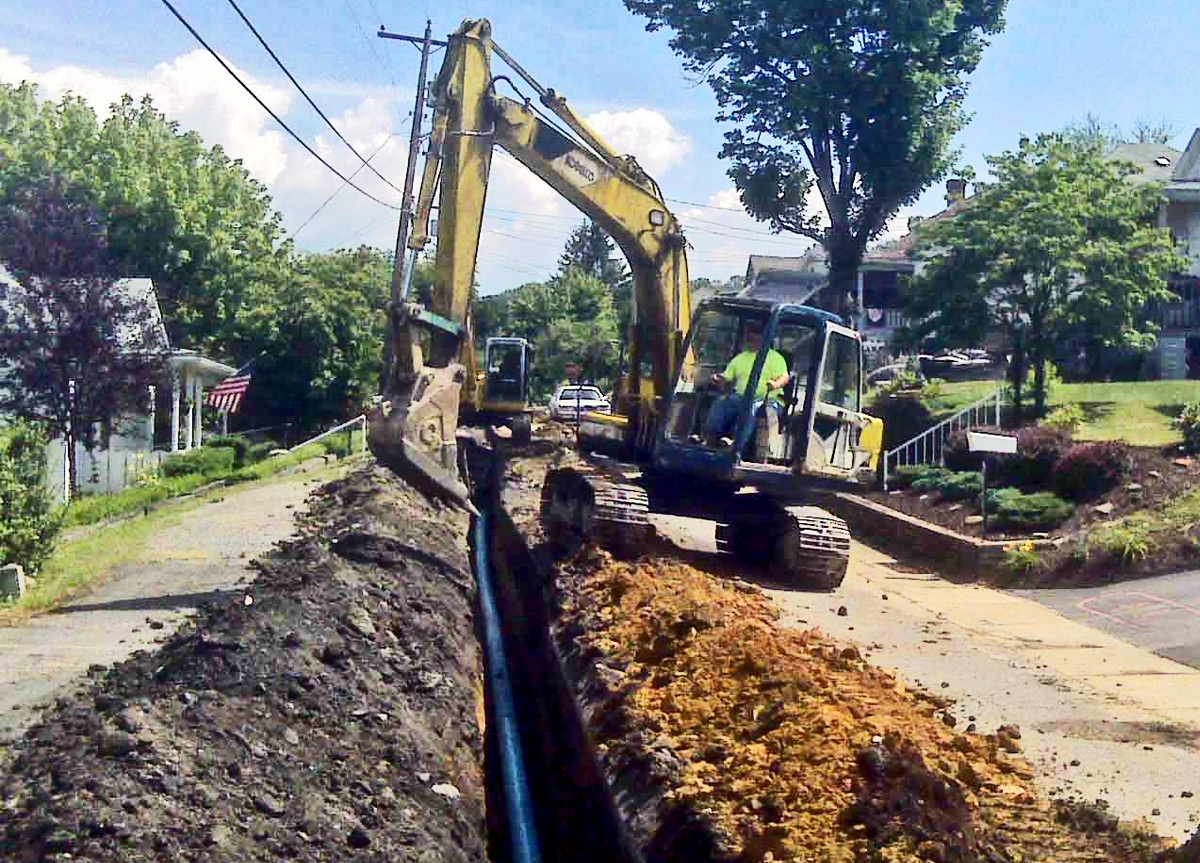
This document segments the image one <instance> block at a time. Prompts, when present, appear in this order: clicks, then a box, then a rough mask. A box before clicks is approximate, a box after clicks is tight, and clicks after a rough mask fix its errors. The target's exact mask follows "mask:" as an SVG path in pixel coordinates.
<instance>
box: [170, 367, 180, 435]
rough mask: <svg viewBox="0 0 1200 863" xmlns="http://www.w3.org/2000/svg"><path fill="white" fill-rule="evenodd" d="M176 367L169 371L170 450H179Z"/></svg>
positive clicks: (177, 371) (177, 375)
mask: <svg viewBox="0 0 1200 863" xmlns="http://www.w3.org/2000/svg"><path fill="white" fill-rule="evenodd" d="M181 374H182V372H181V371H180V370H178V369H176V370H175V371H173V372H172V373H171V446H170V450H171V452H179V376H180V375H181Z"/></svg>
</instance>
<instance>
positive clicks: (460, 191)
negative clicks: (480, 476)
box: [368, 20, 691, 499]
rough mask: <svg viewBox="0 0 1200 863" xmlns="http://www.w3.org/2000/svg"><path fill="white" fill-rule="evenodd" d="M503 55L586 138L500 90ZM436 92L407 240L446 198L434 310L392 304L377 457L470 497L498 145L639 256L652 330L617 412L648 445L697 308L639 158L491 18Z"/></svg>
mask: <svg viewBox="0 0 1200 863" xmlns="http://www.w3.org/2000/svg"><path fill="white" fill-rule="evenodd" d="M493 53H495V54H499V55H500V56H501V57H502V58H504V59H505V60H506V61H507V62H508V63H509V64H510V65H511V66H512V67H513V68H514V71H516V72H517V74H518V75H519V76H520V77H521V78H523V79H524V81H525V82H526V83H527V84H528V85H529V86H530V87H531V88H532V89H534V90H535V92H536V93H537V94H538V97H539V99H540V101H541V103H542V104H543V105H545V106H546V107H547V108H548V109H549V110H550V111H551V112H553V113H554V114H555V115H556V116H557V117H558V119H560V120H562V121H563V123H564V124H565V125H566V126H567V127H568V128H569V129H570V130H571V132H573V133H574V135H575V136H578V137H577V138H576V137H574V136H572V135H571V134H570V133H568V132H565V131H563V130H562V129H560V128H559V127H558V126H557V124H555V123H552V122H550V121H549V120H548V119H546V118H544V117H543V116H539V113H538V112H537V111H536V110H535V109H534V107H533V104H532V101H531V100H530V99H523V101H516V100H514V99H511V98H508V97H506V96H502V95H499V94H498V93H497V92H496V88H497V85H499V84H504V83H507V84H509V85H510V86H513V89H514V90H515V89H516V88H515V85H512V82H511V81H510V80H509V79H508V78H506V77H504V76H500V77H494V76H493V75H492V71H491V56H492V54H493ZM432 94H433V97H434V102H435V110H434V118H433V131H432V133H431V138H430V147H429V153H428V155H427V157H426V161H425V168H424V174H423V176H422V179H421V187H420V193H419V197H418V202H417V208H416V213H415V218H414V223H413V232H412V236H411V237H410V239H409V240H408V248H409V249H414V250H420V249H423V248H424V247H425V245H426V244H427V243H428V242H429V240H430V236H429V234H430V215H431V211H432V209H433V202H434V197H435V194H436V195H437V200H438V222H437V264H436V278H435V284H434V289H433V302H432V308H430V309H422V308H420V307H418V306H416V305H413V304H410V303H401V304H400V305H399V307H397V308H393V309H392V310H391V324H392V340H393V350H392V355H393V357H394V362H393V366H392V369H391V371H390V374H389V378H388V384H387V387H386V391H385V394H384V401H383V402H382V403H381V405H380V406H379V407H378V408H377V409H376V410H375V411H374V412H373V414H372V416H371V417H370V420H371V423H370V429H369V433H368V440H369V442H370V445H371V449H372V451H373V452H374V453H375V454H376V456H377V457H378V458H379V459H380V460H381V461H382V462H384V463H385V464H387V465H388V466H390V467H391V468H392V469H393V470H395V471H396V472H397V473H399V474H401V475H402V476H404V477H405V478H407V479H409V480H411V481H412V482H414V484H417V485H419V486H421V487H423V488H425V489H427V490H429V491H432V492H435V493H439V494H443V495H446V496H449V497H451V498H457V499H463V498H464V497H465V493H466V492H465V486H463V485H462V483H461V482H460V481H459V480H458V478H457V476H456V462H457V448H456V443H455V439H456V430H457V423H458V407H459V402H460V400H461V398H462V391H463V387H464V385H473V382H474V380H475V370H474V347H473V342H472V338H471V322H470V301H471V294H472V287H473V285H474V281H475V262H476V256H477V254H478V250H479V239H480V232H481V230H482V225H483V212H484V204H485V201H486V197H487V189H488V180H489V176H490V172H491V160H492V150H493V148H494V147H495V146H500V147H502V148H503V149H504V150H506V151H507V152H508V153H510V154H511V155H512V156H513V157H514V158H515V159H517V160H518V161H519V162H521V164H523V165H524V166H526V167H527V168H528V169H529V170H531V171H532V172H533V173H534V174H536V175H537V176H539V177H541V178H542V179H543V180H544V181H546V182H547V183H548V184H549V185H550V186H551V187H552V188H554V189H555V190H556V191H557V192H559V194H561V195H562V196H563V197H565V198H566V199H567V200H569V201H570V202H571V203H573V204H574V205H575V206H576V207H577V208H579V210H581V211H582V212H583V213H584V214H586V215H587V216H589V217H590V218H592V219H593V220H594V221H595V222H596V223H598V224H599V225H600V226H601V227H602V228H604V230H605V231H607V232H608V234H609V235H610V236H611V237H612V238H613V240H614V241H615V242H616V244H617V245H618V246H619V247H620V249H621V250H622V252H624V254H625V256H626V258H627V259H628V261H629V266H630V270H631V273H632V277H633V291H634V308H635V314H634V319H635V321H636V323H635V327H636V328H637V329H638V331H639V332H646V333H654V334H655V337H654V338H639V337H634V338H631V346H632V350H631V358H630V360H631V361H630V363H629V368H630V379H631V381H632V384H628V383H627V385H626V386H624V387H622V392H623V393H624V394H625V398H624V402H619V403H618V410H619V412H620V413H622V414H624V415H625V416H627V417H629V418H630V420H631V421H633V422H634V423H635V427H636V428H637V429H638V431H639V433H640V434H641V435H642V436H644V437H645V439H646V441H647V442H648V441H649V440H650V438H651V436H652V434H653V430H654V429H655V428H656V425H657V420H656V417H657V411H659V410H660V400H661V397H662V395H663V394H665V393H666V392H667V391H668V390H669V389H670V386H671V375H672V373H673V369H674V366H675V361H676V356H677V354H678V351H679V349H680V345H681V344H682V341H683V337H684V336H685V334H686V331H687V326H688V320H689V317H690V314H691V308H690V303H689V299H688V290H687V262H686V255H685V252H684V247H685V241H684V238H683V235H682V232H681V230H680V227H679V224H678V222H677V221H676V220H675V218H674V216H672V215H671V213H670V211H669V210H668V209H667V206H666V203H665V202H664V200H663V198H662V195H661V193H660V192H659V191H658V189H657V187H656V185H655V184H654V182H653V181H652V180H651V179H650V178H649V177H648V176H646V174H645V172H643V171H642V170H641V168H640V167H639V166H638V165H637V162H636V161H635V160H634V159H633V158H632V157H628V156H624V157H623V156H618V155H617V154H616V152H615V151H614V150H613V149H612V148H611V147H609V146H608V145H607V144H605V143H604V141H603V140H602V139H601V138H600V136H599V135H598V134H597V133H596V132H595V131H594V130H592V129H591V128H590V127H589V126H588V125H587V123H586V122H584V121H583V120H582V119H581V118H579V117H578V116H577V115H575V114H574V112H573V111H571V109H570V108H569V107H568V106H567V104H566V101H565V100H564V99H563V98H562V97H561V96H558V95H557V94H555V93H554V91H553V90H548V89H546V88H543V87H541V86H540V85H539V84H537V82H536V81H534V80H533V79H532V78H531V77H530V76H529V75H528V73H526V72H525V70H524V69H522V68H521V67H520V66H519V65H518V64H517V63H516V62H515V61H514V60H512V58H510V57H508V55H507V54H505V53H504V52H503V51H502V50H500V49H499V48H497V47H496V46H495V45H494V43H493V42H492V39H491V25H490V24H489V23H488V22H487V21H486V20H479V21H467V22H464V23H463V25H462V27H460V28H459V29H458V30H457V31H456V32H455V33H453V34H452V35H451V36H450V39H449V44H448V46H447V48H446V56H445V59H444V61H443V63H442V67H441V69H440V71H439V72H438V75H437V78H436V81H435V83H434V86H433V92H432ZM518 94H519V91H518ZM580 139H582V140H580ZM635 336H636V334H635ZM643 366H648V367H649V368H650V370H651V371H650V378H651V380H652V382H653V386H652V388H651V392H649V393H647V392H646V391H645V388H643V387H641V386H639V385H638V380H639V376H640V370H641V368H642V367H643Z"/></svg>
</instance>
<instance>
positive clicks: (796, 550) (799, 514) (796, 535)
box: [770, 506, 850, 590]
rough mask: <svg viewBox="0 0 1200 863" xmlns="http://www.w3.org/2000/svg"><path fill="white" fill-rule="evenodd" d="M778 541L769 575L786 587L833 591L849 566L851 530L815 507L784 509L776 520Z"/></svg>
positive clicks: (840, 521) (836, 518)
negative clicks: (778, 579)
mask: <svg viewBox="0 0 1200 863" xmlns="http://www.w3.org/2000/svg"><path fill="white" fill-rule="evenodd" d="M776 524H777V529H778V531H779V533H778V538H777V539H776V540H775V549H774V554H773V555H772V560H771V564H770V569H771V572H772V574H775V575H777V576H778V577H780V578H781V579H783V580H784V581H786V582H787V583H788V584H794V585H796V586H798V587H808V588H812V589H814V590H834V589H836V588H837V587H838V586H839V585H840V584H841V583H842V580H843V579H844V578H845V577H846V570H847V569H848V568H849V566H850V528H849V527H848V526H847V524H846V522H844V521H843V520H842V519H840V518H838V517H837V516H835V515H832V514H830V513H828V512H826V511H825V510H823V509H820V508H819V507H815V506H789V507H784V508H783V510H782V512H781V513H780V515H779V516H778V518H777V522H776Z"/></svg>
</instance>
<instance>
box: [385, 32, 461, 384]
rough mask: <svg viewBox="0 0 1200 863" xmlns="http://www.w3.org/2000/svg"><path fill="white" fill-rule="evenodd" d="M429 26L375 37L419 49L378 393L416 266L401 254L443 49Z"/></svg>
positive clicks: (414, 256)
mask: <svg viewBox="0 0 1200 863" xmlns="http://www.w3.org/2000/svg"><path fill="white" fill-rule="evenodd" d="M432 33H433V22H431V21H430V20H428V19H426V21H425V36H424V38H421V39H418V38H417V37H415V36H402V35H400V34H399V33H388V32H387V31H385V30H384V29H383V27H382V26H381V27H380V28H379V33H378V34H376V35H378V36H379V38H380V39H399V40H401V41H404V42H412V43H418V44H420V46H421V70H420V72H419V73H418V74H417V98H416V102H415V104H414V105H413V118H412V130H411V132H410V133H409V136H408V167H407V169H406V170H405V172H404V199H403V201H402V202H401V205H400V224H399V226H398V227H397V228H396V254H395V259H394V260H393V261H392V301H391V308H390V311H389V314H388V319H389V320H390V321H391V324H392V333H391V337H390V338H389V339H388V340H387V343H386V344H385V345H384V357H383V380H381V381H380V382H379V384H380V391H381V392H389V391H390V389H391V387H390V384H391V382H392V366H393V365H394V363H395V357H396V351H397V350H398V349H399V344H398V341H399V339H400V338H401V334H400V333H399V332H398V328H397V324H396V321H397V315H399V313H400V307H401V304H402V303H404V301H405V300H406V299H407V297H408V289H409V286H410V285H412V277H413V270H414V269H415V268H416V265H417V253H416V251H415V250H414V251H413V252H412V253H411V254H409V256H408V266H407V267H405V266H404V252H405V248H406V246H407V242H408V227H409V221H410V220H411V219H412V213H413V183H414V181H415V180H416V173H417V155H418V152H419V150H420V145H421V127H422V126H423V125H424V122H425V76H426V75H427V73H428V71H429V49H430V47H431V46H433V45H445V44H446V43H445V42H439V41H438V40H436V39H433V38H432Z"/></svg>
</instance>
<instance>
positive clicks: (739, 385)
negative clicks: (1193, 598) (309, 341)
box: [368, 20, 882, 589]
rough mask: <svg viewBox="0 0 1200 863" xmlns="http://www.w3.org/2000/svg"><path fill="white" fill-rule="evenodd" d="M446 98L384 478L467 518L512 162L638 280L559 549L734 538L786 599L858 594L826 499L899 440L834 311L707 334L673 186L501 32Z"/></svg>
mask: <svg viewBox="0 0 1200 863" xmlns="http://www.w3.org/2000/svg"><path fill="white" fill-rule="evenodd" d="M493 56H498V57H500V58H501V59H502V60H503V61H504V62H505V63H506V64H507V65H508V66H509V67H510V68H511V69H512V70H513V72H514V73H515V74H516V75H517V76H518V77H519V78H520V79H521V80H522V81H523V82H524V84H525V85H526V86H528V87H529V88H530V89H531V90H532V91H533V92H534V93H535V94H536V97H537V100H538V104H540V105H541V106H542V108H544V109H546V110H547V111H549V112H550V114H552V115H553V118H551V117H550V116H548V115H547V114H545V113H543V112H542V111H541V110H539V109H538V108H537V107H536V106H535V105H534V103H533V99H532V97H526V96H525V95H524V94H522V93H521V92H520V90H519V88H518V87H517V86H516V85H515V83H514V82H513V81H512V79H510V78H509V77H508V76H505V75H493V74H492V70H491V59H492V57H493ZM501 87H505V88H507V89H509V90H511V91H513V92H514V93H515V94H516V95H517V97H518V98H517V99H513V98H510V97H508V96H506V95H501V94H500V93H499V92H498V90H499V89H500V88H501ZM432 96H433V99H434V103H435V110H434V119H433V130H432V133H431V138H430V147H429V153H428V155H427V158H426V162H425V167H424V174H423V177H422V181H421V189H420V196H419V199H418V205H417V209H416V214H415V218H414V226H413V233H412V236H411V237H410V239H409V240H408V247H409V249H414V250H419V249H422V248H424V247H425V245H426V244H427V243H428V242H429V240H430V237H429V222H430V213H431V210H432V209H433V203H434V198H435V194H436V195H437V198H438V229H437V257H436V261H437V263H436V282H435V285H434V290H433V303H432V306H433V307H432V308H431V309H423V308H420V307H417V306H412V305H402V306H400V307H398V308H394V309H392V339H393V346H392V347H393V351H392V355H393V356H394V357H395V361H394V363H393V367H392V370H391V373H390V380H389V383H388V386H387V389H386V392H385V400H384V401H383V402H382V404H381V405H380V406H379V408H378V409H377V410H376V411H375V412H374V413H373V415H372V416H371V417H370V420H371V422H370V429H369V434H368V440H369V442H370V445H371V448H372V451H373V452H374V453H375V454H376V456H377V457H378V458H379V459H380V461H382V462H384V463H385V464H387V465H389V466H390V467H391V468H392V469H393V470H395V471H397V472H398V473H400V474H401V475H402V476H405V477H406V478H408V479H409V480H410V481H412V482H413V483H414V484H416V485H419V486H421V487H423V488H425V489H427V490H430V491H433V492H436V493H440V494H443V495H448V496H451V497H456V498H459V499H462V500H465V499H466V496H467V490H466V486H465V484H464V483H463V481H462V479H461V478H460V476H459V473H458V463H459V459H458V453H457V443H456V430H457V422H458V415H459V401H460V397H461V389H462V386H463V382H464V380H465V378H466V374H467V367H468V366H469V365H470V363H464V362H463V361H461V355H462V352H463V350H464V348H465V346H469V344H470V338H469V334H470V312H471V310H470V297H471V287H472V285H473V282H474V277H475V266H476V255H477V252H478V247H479V238H480V232H481V230H482V222H483V213H484V206H485V199H486V195H487V188H488V179H489V175H490V168H491V159H492V154H493V150H494V148H495V147H497V146H499V147H501V148H503V149H504V150H505V151H507V152H508V153H509V154H511V155H512V156H513V157H514V158H515V159H517V160H518V161H519V162H520V163H521V164H523V165H524V166H525V167H527V168H528V169H529V170H530V171H532V172H533V173H534V174H536V175H537V176H538V177H540V178H541V179H542V180H544V181H545V182H546V183H548V184H549V185H550V186H551V187H552V188H553V189H554V190H555V191H557V192H558V193H559V194H561V195H562V196H563V197H564V198H566V199H567V200H568V201H570V202H571V203H572V204H574V205H575V206H576V207H577V208H578V209H579V210H581V211H582V212H583V213H584V214H585V215H587V216H588V217H590V218H591V219H592V220H594V221H595V222H596V223H597V224H599V225H600V227H602V228H603V229H604V230H605V231H606V232H607V233H608V234H609V236H611V237H612V238H613V240H614V241H615V242H616V244H617V246H618V247H619V248H620V249H621V251H622V252H623V253H624V255H625V257H626V258H627V260H628V262H629V267H630V271H631V275H632V279H633V299H634V313H633V319H632V324H631V326H630V331H629V332H628V333H627V334H626V339H627V348H628V352H627V355H628V363H627V371H626V372H624V373H623V376H622V378H621V380H620V383H619V385H618V388H617V396H616V404H615V405H614V411H613V413H612V414H611V415H601V414H589V415H586V416H585V418H584V421H583V422H582V424H581V425H580V428H579V440H580V444H581V447H582V448H583V449H585V450H589V451H593V453H594V454H591V455H588V456H587V457H585V458H584V459H583V460H582V462H581V464H580V465H578V466H575V467H572V468H566V469H559V470H555V471H552V472H551V473H550V474H549V475H548V476H547V479H546V482H545V485H544V488H543V490H542V521H543V523H544V525H545V526H546V528H547V530H548V532H550V533H551V534H559V535H562V534H574V535H578V536H583V537H590V538H595V539H599V540H601V541H606V540H607V539H614V540H617V541H621V542H625V543H629V542H636V541H637V540H638V539H639V538H640V537H641V536H642V535H644V534H645V533H646V532H648V531H649V530H650V523H651V513H654V512H664V513H674V514H683V515H691V516H700V517H704V518H708V519H712V520H715V521H716V522H717V541H718V548H719V549H720V550H721V551H724V552H727V553H731V554H734V555H737V556H738V557H739V558H740V559H743V560H745V561H747V562H755V563H758V564H761V565H764V566H765V567H766V568H767V569H768V571H769V572H770V573H771V575H772V576H773V577H774V578H776V579H778V580H781V581H784V582H787V583H790V584H794V585H796V586H801V587H812V588H817V589H832V588H833V587H836V586H837V585H838V584H840V583H841V581H842V578H843V576H844V575H845V572H846V567H847V563H848V559H849V547H850V534H849V530H848V529H847V527H846V524H845V522H843V521H842V520H841V519H839V518H837V517H835V516H833V515H832V514H830V513H829V512H827V511H826V510H824V509H821V508H820V507H818V506H815V505H814V504H813V493H814V491H815V490H817V489H819V488H821V487H822V486H827V485H830V484H832V485H834V486H845V485H846V484H853V483H857V482H858V481H859V480H860V478H861V477H862V476H863V475H865V474H867V473H870V472H873V470H874V468H875V466H876V464H877V460H878V457H879V452H880V446H881V443H882V423H881V422H880V421H879V420H878V419H875V418H873V417H870V416H867V415H866V414H864V413H862V412H861V410H860V398H861V377H862V369H861V357H862V344H861V340H860V338H859V335H858V333H857V332H855V331H854V330H852V329H850V328H848V327H846V326H844V324H843V322H842V321H841V319H840V318H839V317H838V316H836V315H834V314H831V313H829V312H825V311H821V310H819V309H814V308H810V307H807V306H803V305H799V304H793V303H772V302H766V301H763V300H755V299H751V298H742V297H717V298H715V299H712V300H709V301H706V302H705V303H702V304H700V306H699V307H698V308H697V309H696V310H695V314H694V316H693V313H692V312H693V310H692V308H691V300H690V294H689V291H688V276H687V255H686V247H687V242H686V240H685V238H684V235H683V231H682V229H681V226H680V224H679V222H678V221H677V220H676V218H675V216H674V215H673V214H672V213H671V211H670V209H669V208H668V207H667V204H666V199H665V197H664V195H663V193H662V191H661V190H660V189H659V187H658V185H657V183H655V181H654V180H653V179H651V178H650V177H649V176H648V175H647V174H646V172H645V171H643V170H642V168H641V167H640V166H639V165H638V163H637V161H636V159H634V158H633V157H632V156H627V155H620V154H618V153H617V152H616V151H614V150H613V149H612V148H611V147H609V146H608V144H606V143H605V142H604V140H603V139H602V138H601V137H600V136H599V135H598V134H597V133H596V132H595V131H594V130H593V129H592V128H591V127H590V126H589V125H588V124H587V123H586V122H585V121H584V120H583V119H582V118H581V117H579V116H578V115H576V114H575V112H574V111H573V110H572V109H571V108H570V107H569V106H568V105H567V103H566V100H565V99H564V98H563V97H562V96H560V95H558V94H557V93H556V92H555V91H554V90H552V89H548V88H545V87H542V86H541V85H540V84H538V83H537V81H536V80H534V79H533V77H532V76H531V75H529V74H528V73H527V72H526V71H525V70H524V69H523V68H522V67H521V66H520V65H519V64H518V63H517V62H516V61H515V60H514V59H513V58H512V57H510V56H509V55H508V54H507V53H506V52H504V51H503V50H502V49H501V48H500V47H499V46H498V45H497V44H496V43H495V42H494V41H493V40H492V33H491V25H490V24H489V23H488V22H487V21H486V20H477V21H466V22H464V23H463V25H462V26H461V27H460V28H459V29H458V30H457V31H456V32H454V33H453V34H451V36H450V37H449V43H448V45H447V48H446V54H445V59H444V61H443V64H442V67H441V69H440V71H439V73H438V76H437V79H436V81H435V83H434V86H433V91H432ZM555 120H557V121H561V123H562V126H565V127H566V128H565V129H564V128H563V127H562V126H560V125H559V122H556V121H555ZM439 186H440V189H439ZM601 453H604V454H601Z"/></svg>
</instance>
